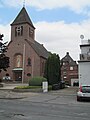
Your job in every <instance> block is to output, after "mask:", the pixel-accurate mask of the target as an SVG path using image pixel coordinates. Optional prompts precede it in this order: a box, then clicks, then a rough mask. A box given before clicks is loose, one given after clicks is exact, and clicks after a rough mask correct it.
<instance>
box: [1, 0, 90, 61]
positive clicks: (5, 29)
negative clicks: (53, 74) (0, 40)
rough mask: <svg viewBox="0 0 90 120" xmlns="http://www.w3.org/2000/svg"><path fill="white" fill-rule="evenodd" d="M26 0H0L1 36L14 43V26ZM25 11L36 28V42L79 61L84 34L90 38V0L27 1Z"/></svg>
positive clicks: (86, 37)
mask: <svg viewBox="0 0 90 120" xmlns="http://www.w3.org/2000/svg"><path fill="white" fill-rule="evenodd" d="M23 1H24V0H0V33H3V34H4V36H5V37H4V40H5V41H10V24H11V23H12V21H13V20H14V19H15V17H16V16H17V15H18V13H19V12H20V10H21V9H22V7H23ZM25 8H26V10H27V12H28V14H29V16H30V18H31V20H32V22H33V24H34V26H35V28H36V36H35V39H36V40H37V41H38V42H39V43H41V44H44V46H45V47H46V49H47V50H48V51H51V52H52V53H57V54H59V56H60V58H62V57H64V56H65V54H66V52H69V53H70V55H71V57H72V58H73V59H74V60H76V61H77V60H78V59H79V54H80V48H79V45H80V43H81V39H80V35H81V34H83V35H84V39H85V40H86V39H90V0H26V1H25Z"/></svg>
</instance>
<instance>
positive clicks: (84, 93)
mask: <svg viewBox="0 0 90 120" xmlns="http://www.w3.org/2000/svg"><path fill="white" fill-rule="evenodd" d="M81 100H90V85H82V86H80V88H79V91H78V92H77V101H81Z"/></svg>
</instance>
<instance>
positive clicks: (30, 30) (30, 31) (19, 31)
mask: <svg viewBox="0 0 90 120" xmlns="http://www.w3.org/2000/svg"><path fill="white" fill-rule="evenodd" d="M20 37H22V39H27V40H30V41H33V40H34V39H35V27H34V25H33V23H32V21H31V19H30V17H29V15H28V13H27V11H26V9H25V7H24V6H23V8H22V9H21V11H20V12H19V14H18V15H17V17H16V18H15V20H14V21H13V22H12V24H11V40H20Z"/></svg>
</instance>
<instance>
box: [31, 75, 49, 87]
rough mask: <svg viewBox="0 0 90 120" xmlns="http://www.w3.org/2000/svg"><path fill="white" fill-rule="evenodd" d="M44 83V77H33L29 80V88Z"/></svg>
mask: <svg viewBox="0 0 90 120" xmlns="http://www.w3.org/2000/svg"><path fill="white" fill-rule="evenodd" d="M44 81H47V79H46V78H44V77H33V78H31V79H30V80H29V86H42V82H44Z"/></svg>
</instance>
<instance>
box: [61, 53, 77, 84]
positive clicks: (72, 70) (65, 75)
mask: <svg viewBox="0 0 90 120" xmlns="http://www.w3.org/2000/svg"><path fill="white" fill-rule="evenodd" d="M61 63H62V65H61V79H62V80H64V81H65V83H66V84H68V85H71V84H72V80H74V81H75V80H77V79H78V64H77V63H76V61H74V60H73V59H72V58H71V56H70V55H69V52H67V53H66V55H65V57H63V58H62V59H61ZM74 81H73V82H74Z"/></svg>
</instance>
